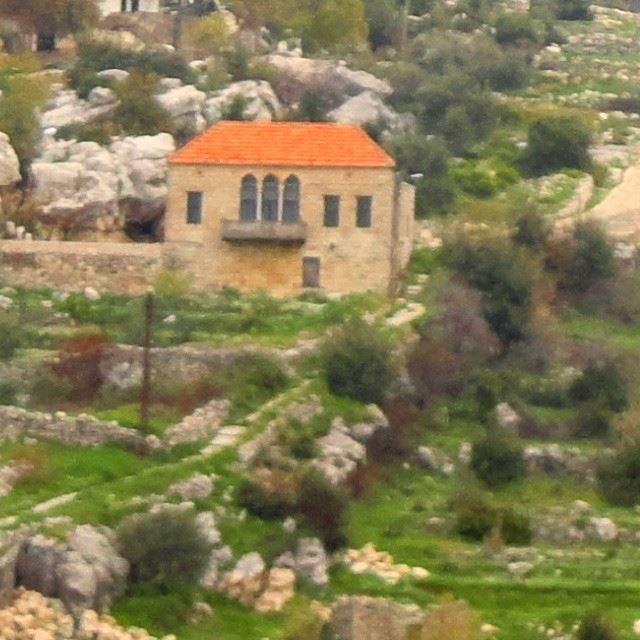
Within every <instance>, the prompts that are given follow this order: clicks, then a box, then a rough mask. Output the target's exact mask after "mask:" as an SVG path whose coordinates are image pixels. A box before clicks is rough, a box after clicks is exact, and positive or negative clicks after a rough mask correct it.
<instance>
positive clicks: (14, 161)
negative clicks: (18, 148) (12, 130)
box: [0, 131, 20, 187]
mask: <svg viewBox="0 0 640 640" xmlns="http://www.w3.org/2000/svg"><path fill="white" fill-rule="evenodd" d="M19 180H20V162H19V160H18V156H17V155H16V152H15V150H14V148H13V147H12V146H11V143H10V142H9V136H8V135H7V134H6V133H3V132H1V131H0V187H7V186H9V185H11V184H15V183H16V182H18V181H19Z"/></svg>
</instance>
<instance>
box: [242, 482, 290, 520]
mask: <svg viewBox="0 0 640 640" xmlns="http://www.w3.org/2000/svg"><path fill="white" fill-rule="evenodd" d="M265 476H267V477H268V481H267V477H265ZM291 479H292V478H291V476H290V474H286V473H285V472H280V471H268V472H265V473H264V474H263V473H261V474H259V477H252V478H244V479H243V480H242V481H241V482H240V484H239V485H238V489H237V493H236V501H237V502H238V505H239V506H241V507H242V508H243V509H246V510H247V511H248V512H249V513H251V514H253V515H254V516H257V517H259V518H265V519H271V518H279V519H284V518H285V517H286V516H288V515H291V514H292V513H294V512H295V509H296V491H297V487H294V488H292V483H291Z"/></svg>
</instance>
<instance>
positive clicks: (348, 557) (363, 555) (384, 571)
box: [341, 543, 429, 584]
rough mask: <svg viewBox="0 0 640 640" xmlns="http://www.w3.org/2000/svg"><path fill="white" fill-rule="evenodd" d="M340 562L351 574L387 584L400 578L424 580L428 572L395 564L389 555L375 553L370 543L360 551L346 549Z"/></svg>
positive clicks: (384, 552) (419, 568)
mask: <svg viewBox="0 0 640 640" xmlns="http://www.w3.org/2000/svg"><path fill="white" fill-rule="evenodd" d="M341 560H342V562H343V563H344V564H345V565H346V566H347V567H348V568H349V569H350V570H351V571H353V573H370V574H372V575H375V576H377V577H378V578H380V579H382V580H384V581H385V582H387V583H389V584H395V583H396V582H398V580H400V579H401V578H407V577H410V578H414V579H417V580H424V579H426V578H428V577H429V572H428V571H427V570H426V569H424V568H423V567H410V566H409V565H407V564H395V563H394V562H393V558H392V557H391V554H389V553H387V552H386V551H377V550H376V548H375V547H374V546H373V545H372V544H370V543H369V544H366V545H364V547H362V549H347V551H345V552H344V554H343V555H342V557H341Z"/></svg>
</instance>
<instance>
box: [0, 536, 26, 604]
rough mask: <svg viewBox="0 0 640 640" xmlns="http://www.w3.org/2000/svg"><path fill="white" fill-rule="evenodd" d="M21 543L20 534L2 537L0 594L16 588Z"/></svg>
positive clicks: (0, 542) (0, 544)
mask: <svg viewBox="0 0 640 640" xmlns="http://www.w3.org/2000/svg"><path fill="white" fill-rule="evenodd" d="M21 542H22V540H21V536H20V535H19V534H5V535H0V594H1V593H2V592H3V591H5V590H7V589H13V587H14V586H15V583H16V563H17V561H18V553H19V552H20V545H21Z"/></svg>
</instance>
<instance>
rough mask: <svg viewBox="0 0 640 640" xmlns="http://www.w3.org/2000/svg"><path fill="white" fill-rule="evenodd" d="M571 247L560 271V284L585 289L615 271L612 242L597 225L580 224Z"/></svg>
mask: <svg viewBox="0 0 640 640" xmlns="http://www.w3.org/2000/svg"><path fill="white" fill-rule="evenodd" d="M570 250H571V251H570V254H569V255H568V256H567V257H566V264H565V266H564V268H563V270H562V272H561V273H560V278H559V284H560V286H561V288H563V289H566V290H568V291H572V292H576V293H583V292H585V291H587V289H589V288H590V287H592V286H593V285H594V284H596V283H598V282H600V281H602V280H604V279H606V278H609V277H611V276H612V275H613V274H614V273H615V261H614V251H613V245H612V244H611V242H610V240H609V239H608V238H607V236H606V234H605V233H604V232H603V231H602V229H601V228H600V227H598V226H597V225H595V224H592V223H588V222H585V223H579V224H577V225H576V227H575V229H574V232H573V244H572V245H571V246H570Z"/></svg>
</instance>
